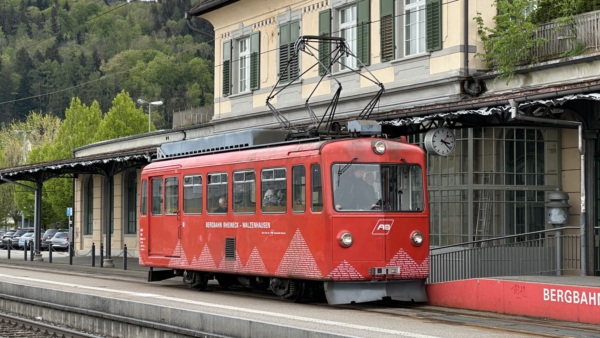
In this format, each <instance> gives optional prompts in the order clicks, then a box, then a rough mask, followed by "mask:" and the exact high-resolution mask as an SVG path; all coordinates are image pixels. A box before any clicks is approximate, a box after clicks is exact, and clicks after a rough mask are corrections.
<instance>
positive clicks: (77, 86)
mask: <svg viewBox="0 0 600 338" xmlns="http://www.w3.org/2000/svg"><path fill="white" fill-rule="evenodd" d="M309 1H310V0H305V1H303V3H305V2H309ZM458 1H459V0H448V1H446V2H443V3H442V6H447V5H449V4H451V3H453V2H458ZM129 4H131V3H129V2H126V3H124V4H121V5H119V6H117V7H115V8H112V9H111V10H109V11H106V12H104V13H102V14H100V15H98V16H95V17H93V18H91V19H90V20H87V21H86V22H85V23H83V24H86V23H88V22H91V21H93V20H96V19H98V18H99V17H100V16H103V15H106V14H108V13H110V12H113V11H114V10H117V9H120V8H121V7H123V6H126V5H129ZM296 5H297V4H296ZM421 10H425V9H419V11H421ZM405 15H406V14H405V13H401V14H399V15H395V16H394V18H399V17H403V16H405ZM257 17H259V15H257V16H255V17H254V18H257ZM380 21H381V20H373V21H369V22H368V23H369V25H371V24H373V23H378V22H380ZM83 24H81V25H79V26H76V28H79V27H80V26H82V25H83ZM354 27H358V25H356V26H354ZM61 33H62V32H61ZM339 33H340V31H339V30H338V31H332V32H331V35H333V34H339ZM52 37H54V36H52ZM52 37H49V38H46V39H45V40H42V41H46V40H48V39H50V38H52ZM216 41H217V38H216V37H215V38H213V39H212V40H208V41H206V42H205V43H213V42H216ZM37 43H39V42H36V44H37ZM195 48H196V47H191V48H188V49H184V50H181V51H179V52H176V53H174V54H171V55H172V56H176V55H179V54H182V53H185V52H188V51H191V50H193V49H195ZM278 50H279V47H277V48H273V49H268V50H265V51H261V52H260V53H259V54H260V55H263V54H267V53H272V52H276V51H278ZM237 61H239V59H232V62H237ZM222 65H223V64H222V63H219V64H216V63H215V68H217V67H222ZM130 71H131V69H127V70H124V71H120V72H116V73H112V74H108V75H104V76H102V77H100V78H98V79H95V80H91V81H87V82H83V83H81V84H78V85H74V86H70V87H67V88H62V89H58V90H55V91H52V92H46V93H42V94H37V95H33V96H29V97H24V98H19V99H15V100H9V101H4V102H0V105H3V104H8V103H14V102H19V101H24V100H30V99H36V98H40V97H44V96H48V95H52V94H57V93H61V92H64V91H67V90H72V89H75V88H79V87H83V86H86V85H88V84H91V83H95V82H98V81H103V80H107V79H110V78H113V77H115V76H117V75H121V74H126V73H128V72H130Z"/></svg>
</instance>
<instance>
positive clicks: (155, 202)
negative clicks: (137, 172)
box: [150, 178, 163, 215]
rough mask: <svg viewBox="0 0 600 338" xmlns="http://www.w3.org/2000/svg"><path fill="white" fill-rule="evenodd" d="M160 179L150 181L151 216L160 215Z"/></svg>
mask: <svg viewBox="0 0 600 338" xmlns="http://www.w3.org/2000/svg"><path fill="white" fill-rule="evenodd" d="M162 186H163V181H162V178H154V179H152V205H151V206H150V207H151V208H152V215H162V202H163V191H162Z"/></svg>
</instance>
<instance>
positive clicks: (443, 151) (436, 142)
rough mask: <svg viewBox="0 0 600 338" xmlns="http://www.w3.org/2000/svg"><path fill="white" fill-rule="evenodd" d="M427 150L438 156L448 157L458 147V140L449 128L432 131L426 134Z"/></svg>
mask: <svg viewBox="0 0 600 338" xmlns="http://www.w3.org/2000/svg"><path fill="white" fill-rule="evenodd" d="M424 144H425V149H427V151H428V152H433V153H434V154H436V155H440V156H448V155H450V153H452V151H453V150H454V147H455V146H456V138H455V137H454V133H453V132H452V130H450V129H448V128H436V129H431V130H430V131H428V132H427V134H425V140H424Z"/></svg>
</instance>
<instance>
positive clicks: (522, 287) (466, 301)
mask: <svg viewBox="0 0 600 338" xmlns="http://www.w3.org/2000/svg"><path fill="white" fill-rule="evenodd" d="M42 254H43V256H42V259H43V260H42V261H31V260H30V257H28V258H29V259H28V260H27V261H24V253H23V251H17V250H15V251H12V252H11V258H10V259H8V258H7V254H6V250H0V264H3V265H14V266H18V267H19V268H31V269H43V270H51V269H57V270H63V271H71V272H73V273H84V274H102V275H111V276H114V277H118V276H123V277H132V278H136V279H140V280H146V279H147V276H148V271H149V268H147V267H144V266H140V264H139V260H138V258H136V257H128V258H126V259H124V258H123V257H111V260H110V263H111V265H112V267H107V266H103V265H104V264H103V262H101V260H100V257H99V256H96V257H95V260H93V259H92V257H91V256H89V255H88V256H74V257H73V258H72V260H70V259H69V257H68V255H67V254H66V253H54V255H53V257H52V262H50V260H49V257H48V252H43V253H42ZM71 261H72V264H71ZM426 289H427V295H428V298H429V303H428V304H429V305H431V306H438V307H444V308H453V309H464V310H474V311H485V312H492V313H499V314H506V315H519V316H528V317H535V318H548V319H556V320H561V321H568V322H575V323H584V324H600V277H584V276H515V277H495V278H478V279H467V280H460V281H451V282H444V283H434V284H428V285H427V286H426Z"/></svg>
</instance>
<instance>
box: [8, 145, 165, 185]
mask: <svg viewBox="0 0 600 338" xmlns="http://www.w3.org/2000/svg"><path fill="white" fill-rule="evenodd" d="M153 157H156V147H154V146H153V147H146V148H138V149H130V150H126V151H119V152H113V153H105V154H100V155H93V156H86V157H77V158H69V159H64V160H57V161H51V162H42V163H35V164H28V165H24V166H19V167H12V168H4V169H0V184H2V183H7V182H13V181H31V182H43V181H46V180H48V179H51V178H54V177H59V176H64V175H72V174H96V175H114V174H115V173H118V172H120V171H123V170H125V169H128V168H131V167H135V166H138V165H143V164H147V163H150V161H151V159H152V158H153Z"/></svg>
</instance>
